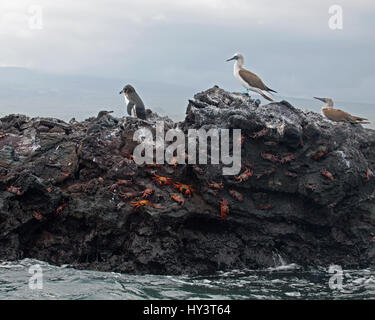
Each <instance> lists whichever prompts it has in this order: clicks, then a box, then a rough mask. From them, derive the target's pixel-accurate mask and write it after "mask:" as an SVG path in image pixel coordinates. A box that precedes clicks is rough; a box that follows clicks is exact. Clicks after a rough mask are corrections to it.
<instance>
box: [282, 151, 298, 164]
mask: <svg viewBox="0 0 375 320" xmlns="http://www.w3.org/2000/svg"><path fill="white" fill-rule="evenodd" d="M295 159H296V156H295V155H294V154H293V153H289V154H287V155H285V156H283V157H281V159H280V162H281V163H282V164H284V163H287V162H292V161H293V160H295Z"/></svg>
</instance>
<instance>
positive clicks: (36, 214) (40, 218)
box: [33, 210, 46, 221]
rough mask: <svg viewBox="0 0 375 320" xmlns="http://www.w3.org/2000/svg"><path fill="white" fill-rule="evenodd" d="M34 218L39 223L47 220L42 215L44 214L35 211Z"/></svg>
mask: <svg viewBox="0 0 375 320" xmlns="http://www.w3.org/2000/svg"><path fill="white" fill-rule="evenodd" d="M33 217H34V218H35V219H36V220H39V221H44V220H46V217H45V216H43V215H42V213H41V212H40V210H34V211H33Z"/></svg>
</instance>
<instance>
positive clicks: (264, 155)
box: [260, 152, 280, 163]
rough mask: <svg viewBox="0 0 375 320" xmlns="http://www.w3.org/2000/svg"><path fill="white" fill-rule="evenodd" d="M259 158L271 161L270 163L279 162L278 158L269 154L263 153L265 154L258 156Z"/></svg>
mask: <svg viewBox="0 0 375 320" xmlns="http://www.w3.org/2000/svg"><path fill="white" fill-rule="evenodd" d="M260 156H261V157H262V158H263V159H264V160H268V161H271V162H272V163H276V162H279V161H280V160H279V158H278V157H277V156H275V155H273V154H271V153H265V152H262V153H261V154H260Z"/></svg>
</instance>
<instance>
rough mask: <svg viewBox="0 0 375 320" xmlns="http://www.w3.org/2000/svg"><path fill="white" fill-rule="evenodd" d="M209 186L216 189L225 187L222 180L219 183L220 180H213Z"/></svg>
mask: <svg viewBox="0 0 375 320" xmlns="http://www.w3.org/2000/svg"><path fill="white" fill-rule="evenodd" d="M208 186H209V187H210V188H212V189H216V190H221V189H223V188H224V184H223V183H222V182H220V183H218V182H214V181H211V183H209V184H208Z"/></svg>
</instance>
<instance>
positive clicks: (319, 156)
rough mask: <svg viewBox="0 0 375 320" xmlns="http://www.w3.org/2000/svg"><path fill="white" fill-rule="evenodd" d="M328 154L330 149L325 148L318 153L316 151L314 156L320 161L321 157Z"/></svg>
mask: <svg viewBox="0 0 375 320" xmlns="http://www.w3.org/2000/svg"><path fill="white" fill-rule="evenodd" d="M326 154H328V151H327V150H324V151H318V152H317V153H315V154H314V155H313V156H312V158H313V159H314V160H315V161H318V160H319V159H320V158H322V157H324V156H325V155H326Z"/></svg>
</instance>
